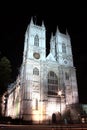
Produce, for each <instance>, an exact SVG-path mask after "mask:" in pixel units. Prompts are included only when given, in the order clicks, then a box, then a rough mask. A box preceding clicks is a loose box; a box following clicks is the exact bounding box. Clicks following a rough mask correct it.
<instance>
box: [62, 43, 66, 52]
mask: <svg viewBox="0 0 87 130" xmlns="http://www.w3.org/2000/svg"><path fill="white" fill-rule="evenodd" d="M62 52H63V53H66V46H65V44H64V43H63V44H62Z"/></svg>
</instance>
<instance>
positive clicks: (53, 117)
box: [52, 113, 56, 123]
mask: <svg viewBox="0 0 87 130" xmlns="http://www.w3.org/2000/svg"><path fill="white" fill-rule="evenodd" d="M52 123H56V114H55V113H53V114H52Z"/></svg>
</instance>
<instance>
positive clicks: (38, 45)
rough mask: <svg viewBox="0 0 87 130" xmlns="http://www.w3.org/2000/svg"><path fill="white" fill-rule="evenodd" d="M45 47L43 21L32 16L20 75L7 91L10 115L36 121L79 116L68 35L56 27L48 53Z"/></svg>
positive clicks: (8, 113)
mask: <svg viewBox="0 0 87 130" xmlns="http://www.w3.org/2000/svg"><path fill="white" fill-rule="evenodd" d="M46 50H47V48H46V29H45V26H44V23H43V22H42V25H41V26H38V25H35V24H34V23H33V20H32V19H31V22H30V24H29V26H28V28H27V30H26V33H25V42H24V52H23V62H22V65H21V69H20V74H19V76H18V78H17V81H16V83H15V84H14V85H13V86H14V87H10V89H9V90H8V103H7V111H6V115H7V116H11V117H13V118H22V119H23V120H28V121H33V123H43V122H45V123H49V122H57V121H59V120H62V119H64V118H68V117H69V116H71V118H72V120H76V119H77V117H78V116H76V115H78V110H77V104H78V88H77V80H76V70H75V67H74V65H73V57H72V49H71V40H70V36H69V34H68V33H66V34H62V33H60V32H59V30H58V28H57V31H56V33H55V36H53V35H51V40H50V53H49V54H48V55H47V56H46ZM72 108H73V109H72Z"/></svg>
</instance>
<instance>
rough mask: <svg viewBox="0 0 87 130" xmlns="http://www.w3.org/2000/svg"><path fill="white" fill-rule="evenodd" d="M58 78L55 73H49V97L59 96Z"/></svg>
mask: <svg viewBox="0 0 87 130" xmlns="http://www.w3.org/2000/svg"><path fill="white" fill-rule="evenodd" d="M57 92H58V77H57V76H56V74H55V73H54V72H53V71H50V72H49V73H48V95H57Z"/></svg>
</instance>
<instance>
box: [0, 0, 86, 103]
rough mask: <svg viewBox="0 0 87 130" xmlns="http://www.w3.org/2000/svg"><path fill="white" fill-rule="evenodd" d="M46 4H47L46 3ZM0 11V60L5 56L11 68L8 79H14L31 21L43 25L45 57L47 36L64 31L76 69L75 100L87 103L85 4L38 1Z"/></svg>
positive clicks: (14, 4) (15, 4) (13, 4)
mask: <svg viewBox="0 0 87 130" xmlns="http://www.w3.org/2000/svg"><path fill="white" fill-rule="evenodd" d="M48 2H49V1H48ZM1 6H2V9H1V10H0V57H2V56H6V57H7V58H8V59H9V60H10V61H11V65H12V78H13V80H15V79H16V77H17V74H18V71H19V68H20V66H21V63H22V56H23V47H24V36H25V31H26V29H27V26H28V24H29V23H30V19H31V17H33V19H34V22H35V23H36V24H37V25H41V24H42V21H44V24H45V27H46V37H47V40H46V44H47V53H49V40H50V35H51V32H53V34H55V32H56V28H57V26H58V28H59V30H60V32H61V33H66V29H67V31H68V33H69V35H70V37H71V45H72V52H73V59H74V66H75V68H76V75H77V83H78V91H79V100H80V103H87V47H86V44H87V7H86V4H85V3H82V2H80V1H79V2H78V3H73V2H71V1H70V3H68V2H67V3H64V2H62V1H61V3H58V1H57V2H54V1H51V3H49V4H48V3H46V2H45V3H44V2H43V1H41V3H39V2H37V3H36V2H34V1H32V3H30V4H29V3H23V2H21V3H10V2H9V3H5V4H4V3H3V4H2V5H1Z"/></svg>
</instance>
